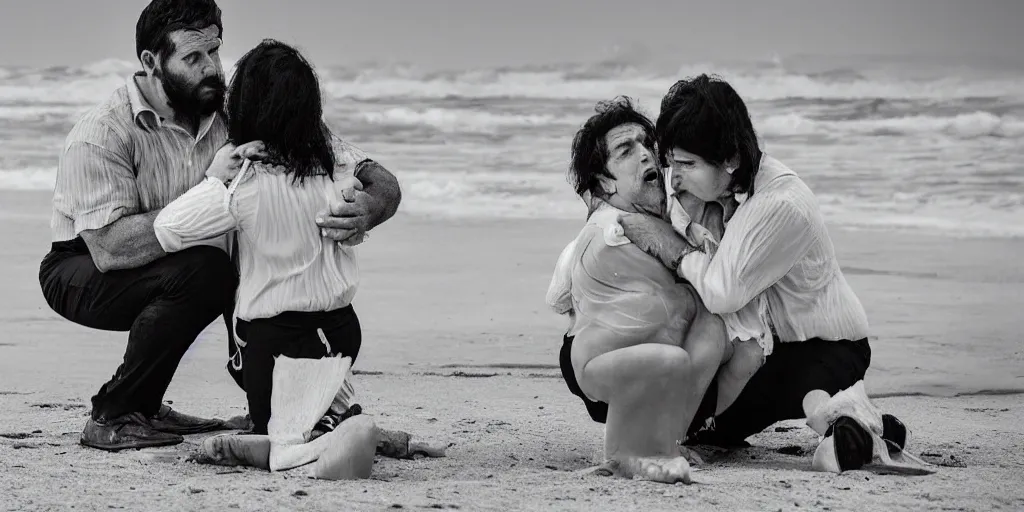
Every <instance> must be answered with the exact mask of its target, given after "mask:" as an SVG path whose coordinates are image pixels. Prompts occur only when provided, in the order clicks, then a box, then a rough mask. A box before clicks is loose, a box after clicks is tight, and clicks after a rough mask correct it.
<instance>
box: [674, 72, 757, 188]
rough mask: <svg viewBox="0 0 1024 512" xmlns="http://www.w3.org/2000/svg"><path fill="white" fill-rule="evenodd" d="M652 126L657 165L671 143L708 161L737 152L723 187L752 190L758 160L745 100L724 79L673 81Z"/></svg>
mask: <svg viewBox="0 0 1024 512" xmlns="http://www.w3.org/2000/svg"><path fill="white" fill-rule="evenodd" d="M656 128H657V132H658V148H659V150H658V158H659V159H660V160H661V163H662V166H668V159H667V157H666V155H667V154H668V152H669V151H670V150H671V149H672V148H682V149H684V150H686V151H688V152H690V153H693V154H695V155H698V156H700V157H701V158H703V159H704V160H707V161H708V163H711V164H713V165H722V164H723V163H724V162H726V161H727V160H729V159H731V158H732V157H733V156H736V155H739V168H737V169H736V170H735V171H734V172H733V173H732V180H731V182H730V184H729V190H730V191H731V192H733V193H739V194H743V193H749V192H753V187H754V176H756V175H757V171H758V167H759V166H760V163H761V149H760V148H759V147H758V145H757V132H755V131H754V124H753V123H752V122H751V121H750V114H749V113H748V112H747V105H746V104H745V103H743V99H742V98H740V95H739V94H737V93H736V90H735V89H733V88H732V86H731V85H729V83H728V82H726V81H725V80H722V79H721V78H719V77H716V76H708V75H706V74H705V75H700V76H698V77H694V78H687V79H684V80H680V81H678V82H676V83H675V84H674V85H672V87H671V88H669V90H668V94H666V95H665V97H664V98H663V99H662V100H661V114H659V115H658V122H657V127H656Z"/></svg>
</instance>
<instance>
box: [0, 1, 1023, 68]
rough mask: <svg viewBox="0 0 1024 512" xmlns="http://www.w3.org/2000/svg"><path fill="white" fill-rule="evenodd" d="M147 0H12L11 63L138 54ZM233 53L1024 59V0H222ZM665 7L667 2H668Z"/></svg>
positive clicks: (329, 59)
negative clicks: (281, 49) (278, 44)
mask: <svg viewBox="0 0 1024 512" xmlns="http://www.w3.org/2000/svg"><path fill="white" fill-rule="evenodd" d="M146 3H147V2H146V0H0V65H10V64H35V65H40V66H50V65H61V64H84V63H88V62H92V61H96V60H99V59H104V58H110V57H114V58H122V59H132V60H133V59H134V58H135V56H134V47H135V43H134V41H135V39H134V33H135V22H136V20H137V19H138V16H139V13H140V12H141V11H142V9H143V7H144V6H145V5H146ZM219 4H220V6H221V9H222V10H223V11H224V29H225V35H224V39H225V47H224V55H225V57H228V58H234V57H237V56H239V55H241V54H242V53H244V51H245V50H246V49H248V48H250V47H252V46H253V45H255V44H256V43H257V42H258V41H259V40H260V39H262V38H264V37H273V38H277V39H281V40H284V41H286V42H289V43H293V44H296V45H298V46H299V47H300V48H302V49H303V50H304V51H305V52H306V53H307V55H308V56H309V57H310V58H311V59H312V60H313V62H314V63H317V64H320V65H328V64H348V63H355V62H365V61H385V62H414V63H417V64H419V65H422V66H423V67H427V68H436V67H466V66H479V65H517V64H528V63H550V62H566V61H581V60H593V59H595V58H601V57H604V56H607V55H608V52H609V49H610V48H612V47H613V46H615V45H620V46H624V47H631V46H635V45H636V44H637V43H640V44H643V45H644V46H646V47H647V48H649V49H651V50H652V51H654V52H655V53H656V54H657V55H658V56H659V58H662V59H664V58H671V59H676V60H679V61H680V62H687V61H688V62H694V61H697V62H709V61H717V60H731V59H743V58H754V59H762V58H768V57H771V56H772V55H774V54H777V55H780V56H786V55H792V54H800V53H813V54H824V55H865V54H870V55H930V56H936V57H941V58H948V59H951V60H954V61H961V62H963V61H971V60H977V59H997V60H1000V59H1001V60H1007V61H1009V62H1013V63H1022V62H1024V28H1022V27H1021V25H1022V24H1024V0H847V1H841V0H745V1H744V0H722V1H720V0H699V1H684V0H661V1H653V0H500V1H499V0H334V1H331V0H287V1H285V0H277V1H275V0H222V1H221V2H219ZM660 4H664V6H662V5H660Z"/></svg>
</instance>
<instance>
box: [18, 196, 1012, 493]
mask: <svg viewBox="0 0 1024 512" xmlns="http://www.w3.org/2000/svg"><path fill="white" fill-rule="evenodd" d="M49 215H50V199H49V194H47V193H45V192H0V239H3V240H5V242H4V243H2V244H0V282H2V283H3V288H2V291H0V408H2V410H3V411H4V412H3V413H2V414H0V436H2V437H0V475H2V476H0V496H2V497H3V498H2V499H0V508H2V509H4V510H51V509H70V508H73V509H75V510H109V509H126V510H179V511H180V510H225V509H241V510H274V509H293V508H302V509H311V510H379V509H416V510H418V509H460V510H541V509H545V510H548V509H550V510H593V509H596V508H601V509H603V510H806V509H811V510H930V509H934V510H940V509H941V510H997V509H1001V510H1021V509H1024V395H1021V394H1018V393H1019V392H1021V391H1024V334H1022V328H1024V320H1022V314H1024V291H1022V290H1024V264H1021V254H1024V239H1005V238H1004V239H996V238H992V239H970V238H958V237H949V238H939V237H932V236H923V235H915V234H899V233H882V232H874V231H842V230H838V229H833V231H832V235H833V238H834V241H835V244H836V248H837V251H838V254H839V257H840V261H841V263H842V265H843V267H844V269H845V271H846V273H847V276H848V278H849V280H850V281H851V283H852V285H853V286H854V289H855V290H856V291H857V292H858V294H859V295H860V297H861V300H862V301H863V302H864V304H865V307H866V309H867V312H868V315H869V318H870V320H871V322H872V331H873V337H872V339H871V343H872V350H873V355H872V365H871V369H870V371H869V373H868V378H867V387H868V390H869V392H870V393H871V394H872V395H873V396H875V397H878V399H877V404H878V405H879V406H880V407H882V408H883V409H884V410H886V411H888V412H893V413H895V414H897V415H898V416H899V417H900V418H902V419H903V420H904V421H905V422H906V423H907V425H908V426H909V427H910V429H911V430H912V431H913V436H914V437H913V440H912V445H911V448H912V451H914V452H916V453H918V454H922V455H923V456H924V458H925V460H928V461H930V462H932V463H936V464H939V466H938V467H937V468H936V469H937V470H938V472H937V473H936V474H934V475H930V476H923V477H905V476H903V477H901V476H879V475H874V474H870V473H866V472H863V471H854V472H848V473H844V474H842V475H832V474H822V473H815V472H811V471H810V453H812V452H813V448H814V446H815V443H816V437H815V435H814V433H813V432H812V431H811V430H810V429H808V428H806V427H803V426H802V425H801V422H799V421H792V422H786V423H783V424H779V425H776V426H775V427H771V428H769V429H768V430H767V431H766V432H764V433H762V434H759V435H757V436H755V437H753V438H751V439H750V441H751V443H752V444H753V447H751V448H749V449H745V450H740V451H737V452H734V453H732V454H730V455H728V456H727V457H725V458H724V459H722V460H718V461H716V462H713V463H710V464H707V465H704V466H701V467H698V468H696V469H697V470H696V471H695V473H694V480H695V481H696V482H697V483H696V484H694V485H690V486H681V485H680V486H666V485H660V484H653V483H647V482H632V481H624V480H617V479H610V478H602V477H597V476H585V475H582V474H580V472H579V470H582V469H584V468H587V467H589V466H591V465H593V464H594V463H596V462H598V461H599V460H600V457H601V444H602V434H603V431H602V426H601V425H598V424H595V423H592V422H591V421H590V420H589V418H588V417H587V415H586V411H585V410H584V408H583V405H582V404H581V403H580V402H579V401H578V399H577V398H576V397H574V396H572V395H570V394H569V392H568V390H567V389H566V386H565V384H564V382H563V381H562V380H561V375H560V373H559V371H558V368H557V351H558V348H559V346H560V341H561V334H562V329H563V319H562V318H559V317H558V316H556V315H554V314H553V313H551V312H550V311H548V310H547V309H546V307H545V306H544V302H543V299H544V292H545V289H546V286H547V283H548V279H549V278H550V272H551V269H552V266H553V264H554V262H555V259H556V258H557V256H558V253H559V251H560V250H561V248H562V247H563V246H564V244H565V243H566V242H568V241H569V240H570V239H571V237H572V236H574V234H575V233H576V231H577V230H578V227H579V225H578V223H574V222H563V221H539V220H538V221H527V220H523V221H512V220H501V221H497V220H495V221H479V222H466V221H452V220H425V219H422V218H414V217H411V216H408V215H405V214H402V213H400V214H399V215H398V216H396V217H395V218H394V219H393V220H392V221H391V222H389V223H388V224H386V225H384V226H382V227H380V228H379V229H378V230H376V231H374V232H373V233H372V236H371V238H370V240H369V241H368V242H367V243H366V244H365V245H363V246H361V249H360V258H361V261H360V263H361V272H362V276H363V277H362V283H361V287H360V290H359V292H358V295H357V297H356V300H355V303H354V306H355V308H356V311H357V312H358V314H359V315H360V319H361V323H362V326H363V336H364V342H363V348H362V351H361V352H360V359H359V361H358V363H357V365H356V370H357V372H358V375H357V376H356V377H355V386H356V389H357V392H358V393H359V398H358V402H360V403H361V404H362V405H363V407H364V410H366V412H367V413H369V414H373V415H374V417H375V419H376V420H377V423H378V425H380V426H382V427H385V428H398V429H403V430H406V431H409V432H412V433H414V434H415V435H416V436H418V437H423V438H425V439H428V440H432V441H437V442H443V443H448V444H449V446H450V448H449V449H448V457H447V458H444V459H424V460H415V461H396V460H391V459H383V458H378V460H377V463H376V465H375V467H374V470H373V477H372V479H371V480H369V481H361V482H322V481H315V480H309V479H305V478H300V477H298V476H296V475H289V474H288V473H280V474H270V473H267V472H263V471H258V470H248V469H245V470H233V469H231V468H222V467H214V466H204V465H197V464H194V463H191V462H188V461H187V460H186V459H187V457H188V455H189V454H190V453H192V452H193V451H194V450H195V449H196V448H197V447H198V446H199V444H200V443H201V442H202V439H203V437H204V436H202V435H198V436H188V437H187V438H186V442H185V443H184V444H181V445H179V446H176V447H173V448H168V449H154V450H142V451H128V452H122V453H118V454H109V453H105V452H100V451H97V450H92V449H85V448H83V447H81V446H80V445H79V444H78V438H79V434H80V432H81V429H82V426H83V424H84V422H85V420H86V416H87V415H88V411H89V397H90V396H92V394H93V393H94V392H95V391H96V389H97V388H98V387H99V385H100V384H102V383H103V382H104V381H105V380H106V379H107V378H108V377H109V376H110V374H111V373H112V372H113V371H114V369H115V368H116V367H117V364H118V362H119V361H120V359H121V356H122V354H123V348H124V343H125V337H126V333H116V332H101V331H93V330H89V329H86V328H84V327H79V326H76V325H74V324H71V323H70V322H67V321H65V320H63V319H62V318H60V317H59V316H58V315H56V314H55V313H53V312H52V311H51V310H50V309H49V308H48V307H47V306H46V304H45V303H44V301H43V298H42V296H41V293H40V291H39V285H38V281H37V272H38V264H39V260H40V259H41V257H42V256H43V254H44V253H45V252H46V250H47V248H48V246H49ZM226 353H227V347H226V343H225V338H224V331H223V326H222V325H220V324H215V325H213V326H211V327H210V328H209V329H207V331H206V332H205V333H204V334H203V336H202V337H201V339H200V340H198V341H197V343H196V344H195V345H193V348H192V349H191V351H190V352H189V354H187V355H186V357H185V359H184V361H183V362H182V364H181V366H180V367H179V370H178V373H177V375H176V377H175V380H174V382H173V383H172V385H171V388H170V390H169V391H168V393H167V396H166V400H167V401H168V402H173V405H174V407H175V408H178V409H179V410H182V411H184V412H189V413H194V414H200V415H208V416H217V417H222V418H224V417H228V416H233V415H236V414H241V413H243V412H244V409H245V400H244V396H243V394H242V392H241V391H240V390H239V389H238V388H237V386H235V384H234V383H233V382H232V381H231V379H230V378H229V376H228V374H227V372H226V371H225V370H224V362H225V357H226Z"/></svg>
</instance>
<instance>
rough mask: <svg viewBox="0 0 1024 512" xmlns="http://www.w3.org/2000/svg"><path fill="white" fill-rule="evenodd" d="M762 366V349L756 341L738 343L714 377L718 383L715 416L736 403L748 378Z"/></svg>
mask: <svg viewBox="0 0 1024 512" xmlns="http://www.w3.org/2000/svg"><path fill="white" fill-rule="evenodd" d="M762 364H764V349H763V348H761V345H758V344H757V341H756V340H746V341H738V342H736V343H735V345H734V350H733V352H732V356H731V357H730V358H729V360H728V361H726V362H725V364H724V365H722V369H721V370H719V372H718V376H717V377H716V380H717V383H718V404H717V405H716V406H715V415H718V414H722V413H723V412H725V410H726V409H728V408H729V406H730V405H732V403H733V402H735V401H736V398H738V397H739V396H740V392H742V391H743V388H744V387H746V385H747V382H749V381H750V378H751V377H753V376H754V374H755V373H757V370H758V369H759V368H761V365H762Z"/></svg>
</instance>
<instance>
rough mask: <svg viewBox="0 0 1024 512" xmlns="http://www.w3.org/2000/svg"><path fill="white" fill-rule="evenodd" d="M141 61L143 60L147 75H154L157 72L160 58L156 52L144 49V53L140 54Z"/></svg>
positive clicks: (143, 67)
mask: <svg viewBox="0 0 1024 512" xmlns="http://www.w3.org/2000/svg"><path fill="white" fill-rule="evenodd" d="M139 61H140V62H142V69H143V70H144V71H145V72H146V75H148V76H153V75H154V74H155V73H156V71H157V62H158V59H157V58H156V54H155V53H153V52H151V51H149V50H143V51H142V55H139Z"/></svg>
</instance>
